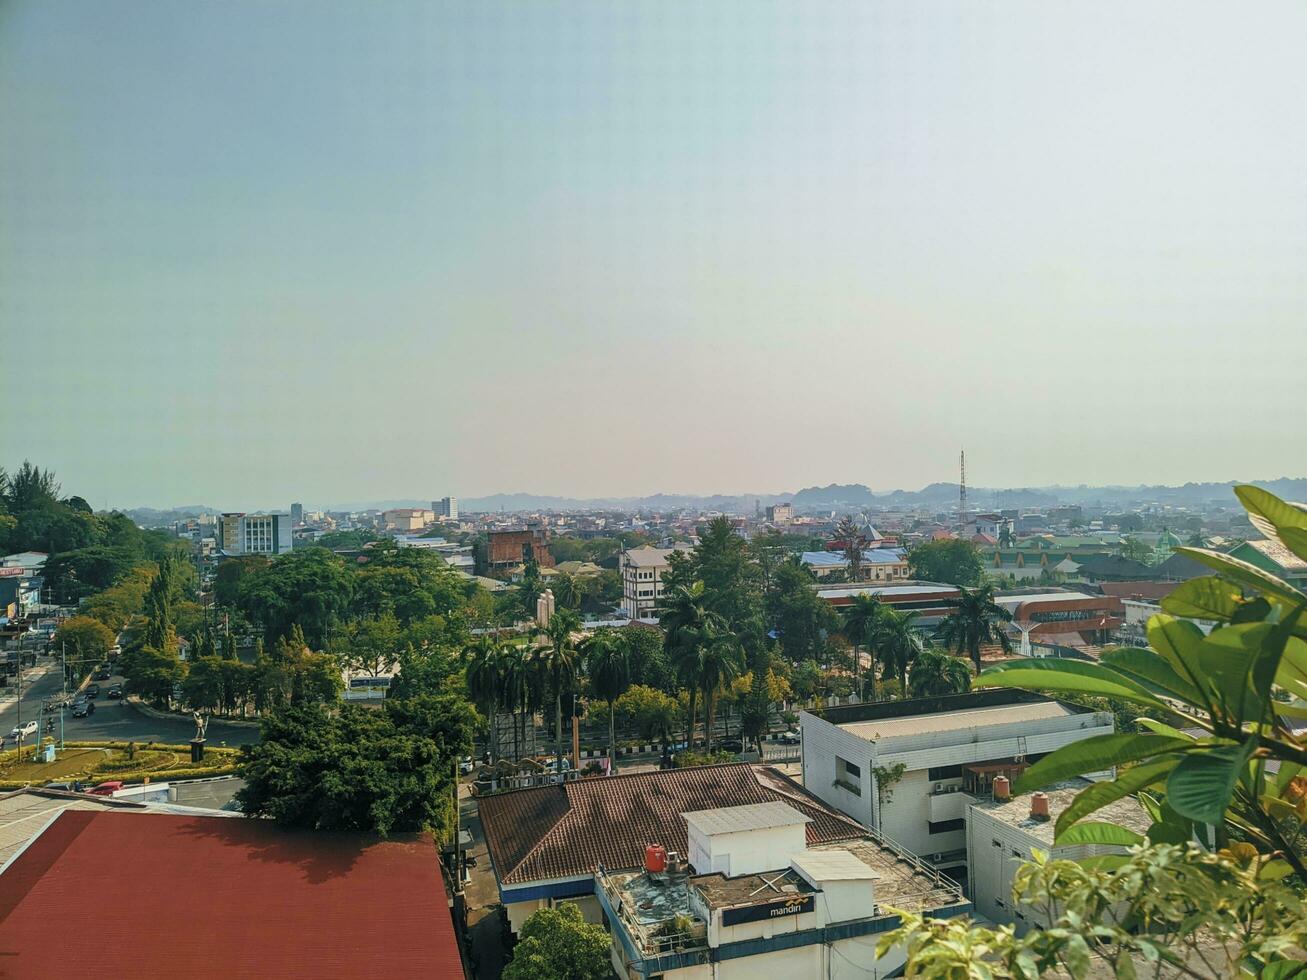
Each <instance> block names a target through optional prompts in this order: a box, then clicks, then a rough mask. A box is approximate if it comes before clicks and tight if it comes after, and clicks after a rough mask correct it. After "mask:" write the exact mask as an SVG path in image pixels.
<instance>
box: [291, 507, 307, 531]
mask: <svg viewBox="0 0 1307 980" xmlns="http://www.w3.org/2000/svg"><path fill="white" fill-rule="evenodd" d="M290 522H291V524H292V525H296V526H298V525H300V524H303V523H304V505H303V504H291V505H290Z"/></svg>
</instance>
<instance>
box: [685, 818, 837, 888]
mask: <svg viewBox="0 0 1307 980" xmlns="http://www.w3.org/2000/svg"><path fill="white" fill-rule="evenodd" d="M682 816H683V817H685V823H686V828H687V830H688V841H689V851H688V853H687V854H686V857H687V858H688V859H689V862H690V864H691V865H693V866H694V869H695V870H696V871H698V872H699V873H700V874H712V873H714V872H715V873H718V874H723V875H726V877H728V878H730V877H738V876H739V875H750V874H757V873H759V872H760V871H767V870H768V869H770V868H783V867H785V866H786V865H787V864H789V861H790V857H791V855H794V854H797V853H799V852H801V851H802V850H803V849H804V848H805V847H807V846H808V843H807V836H806V834H805V832H804V826H805V825H807V824H809V823H811V822H812V821H811V820H810V819H809V818H807V817H805V816H804V815H803V814H802V813H799V811H797V810H795V809H794V808H793V807H790V806H786V805H785V804H784V803H756V804H753V805H750V806H733V807H726V808H723V809H718V810H698V811H694V812H691V813H684V814H682Z"/></svg>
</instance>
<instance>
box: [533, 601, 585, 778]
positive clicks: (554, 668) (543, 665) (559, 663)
mask: <svg viewBox="0 0 1307 980" xmlns="http://www.w3.org/2000/svg"><path fill="white" fill-rule="evenodd" d="M580 625H581V620H580V618H579V617H578V616H577V615H576V613H574V612H572V610H570V609H560V610H558V611H557V612H556V613H554V614H553V615H552V616H550V617H549V624H548V625H547V626H545V628H544V629H542V630H540V634H541V635H542V636H543V637H544V639H545V641H546V644H545V646H543V647H541V648H540V649H539V650H538V651H537V652H536V663H537V665H538V666H539V668H540V669H541V671H542V672H543V674H544V676H545V678H547V679H548V681H549V686H550V688H552V690H553V692H554V749H555V752H554V754H555V755H556V756H557V758H558V762H557V767H558V772H559V773H560V774H561V773H562V771H563V691H564V690H565V689H566V690H569V691H570V690H571V688H573V687H574V686H575V685H576V675H577V671H578V670H579V668H580V666H581V656H580V653H579V652H578V651H577V648H576V644H575V643H573V642H572V634H573V633H574V632H575V631H576V630H577V629H578V628H579V627H580Z"/></svg>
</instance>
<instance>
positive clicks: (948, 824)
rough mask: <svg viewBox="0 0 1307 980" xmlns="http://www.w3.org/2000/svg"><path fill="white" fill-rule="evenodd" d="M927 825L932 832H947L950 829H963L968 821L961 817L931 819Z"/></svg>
mask: <svg viewBox="0 0 1307 980" xmlns="http://www.w3.org/2000/svg"><path fill="white" fill-rule="evenodd" d="M927 825H928V826H929V827H930V832H931V833H932V834H946V833H948V832H949V831H950V830H963V829H964V828H965V827H966V826H967V822H966V820H964V819H962V818H960V817H959V818H958V819H957V820H931V821H929V822H928V824H927Z"/></svg>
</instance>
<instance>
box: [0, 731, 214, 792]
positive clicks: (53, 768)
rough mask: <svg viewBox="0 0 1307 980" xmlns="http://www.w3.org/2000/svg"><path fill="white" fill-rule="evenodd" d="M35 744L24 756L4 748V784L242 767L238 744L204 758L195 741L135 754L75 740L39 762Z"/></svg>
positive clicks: (0, 770) (0, 782) (119, 745)
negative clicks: (197, 754) (196, 754)
mask: <svg viewBox="0 0 1307 980" xmlns="http://www.w3.org/2000/svg"><path fill="white" fill-rule="evenodd" d="M32 752H33V749H32V748H31V747H26V748H25V749H24V752H23V759H21V760H20V759H19V758H18V752H17V750H13V749H11V750H9V751H6V752H0V789H21V788H22V787H23V786H28V785H36V786H40V785H42V784H44V783H49V782H56V781H66V780H73V779H80V780H81V781H82V782H83V783H87V784H89V785H91V786H94V785H95V784H96V783H101V782H104V781H105V780H109V779H121V780H122V781H123V782H127V783H139V782H143V781H144V780H145V778H146V777H149V779H150V780H151V781H152V782H158V781H161V780H165V779H170V778H171V779H195V778H198V777H200V776H223V775H228V774H230V773H234V772H235V771H236V761H237V758H238V756H239V754H240V752H239V750H238V749H230V748H229V749H221V748H220V749H206V750H205V753H204V762H203V763H201V764H199V765H195V764H193V763H192V762H191V752H190V746H180V745H155V744H153V743H147V744H137V745H136V747H135V750H134V752H133V753H132V754H131V757H130V758H129V757H128V756H129V753H128V749H127V743H125V742H73V743H69V744H67V745H66V746H65V747H64V748H63V749H62V750H61V751H59V752H58V754H57V757H56V758H55V760H54V761H53V762H49V763H47V762H33V761H32Z"/></svg>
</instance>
